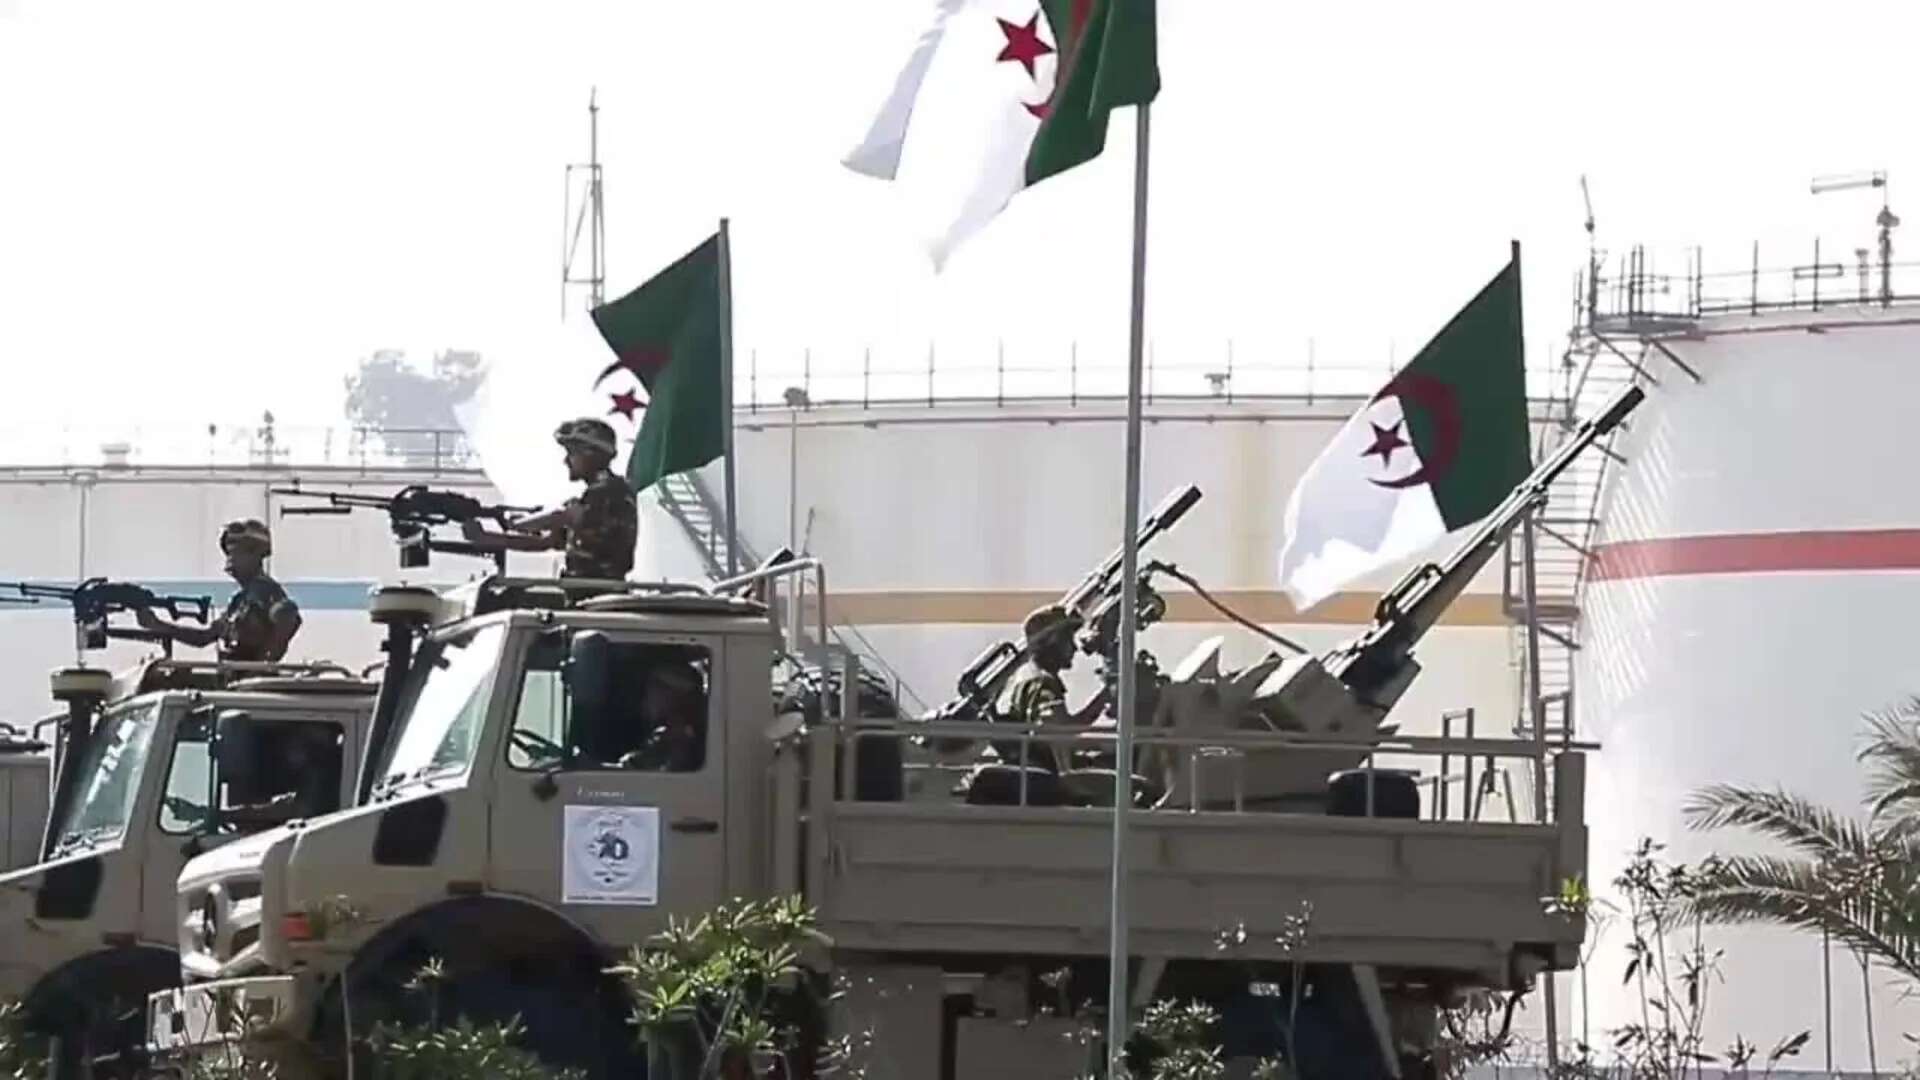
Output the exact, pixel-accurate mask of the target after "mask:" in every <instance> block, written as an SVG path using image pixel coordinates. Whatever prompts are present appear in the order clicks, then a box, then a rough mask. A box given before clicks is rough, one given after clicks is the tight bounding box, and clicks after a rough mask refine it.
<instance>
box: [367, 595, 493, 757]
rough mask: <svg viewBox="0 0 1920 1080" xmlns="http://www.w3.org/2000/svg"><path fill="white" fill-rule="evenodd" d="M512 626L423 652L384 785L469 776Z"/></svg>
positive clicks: (403, 701) (405, 695) (404, 699)
mask: <svg viewBox="0 0 1920 1080" xmlns="http://www.w3.org/2000/svg"><path fill="white" fill-rule="evenodd" d="M506 636H507V628H506V627H504V626H501V625H498V624H496V625H493V626H488V627H484V628H482V629H480V630H476V631H474V632H472V633H470V634H465V635H462V636H460V637H454V638H446V639H443V640H440V641H434V642H429V643H428V644H427V645H425V646H424V647H422V648H421V650H420V655H419V657H418V658H417V659H416V660H415V662H414V664H413V669H412V670H411V671H409V672H408V673H407V683H406V686H405V687H404V688H403V689H402V691H401V696H400V702H399V710H400V715H399V721H398V723H399V728H398V730H397V732H396V733H395V736H394V739H393V743H392V746H393V749H392V751H391V752H390V753H389V754H388V755H387V760H386V764H385V766H384V767H383V768H382V770H381V773H380V776H381V779H380V786H382V787H390V786H392V785H394V784H398V783H401V782H402V781H405V780H413V779H420V778H423V777H427V776H445V775H450V774H453V773H458V772H465V771H466V769H467V766H469V765H471V764H472V763H473V751H474V742H475V740H476V739H477V738H478V736H479V734H480V721H481V718H482V717H483V716H484V715H485V713H486V710H487V698H488V697H489V696H490V693H489V692H490V691H491V690H492V688H493V675H494V672H495V671H497V670H498V669H499V666H500V647H501V643H502V642H504V641H505V640H506Z"/></svg>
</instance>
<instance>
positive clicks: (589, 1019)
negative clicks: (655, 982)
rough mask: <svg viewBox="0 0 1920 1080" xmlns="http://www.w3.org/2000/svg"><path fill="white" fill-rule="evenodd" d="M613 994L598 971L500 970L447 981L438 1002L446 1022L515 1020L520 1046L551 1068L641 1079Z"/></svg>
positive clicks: (630, 1034) (640, 1060)
mask: <svg viewBox="0 0 1920 1080" xmlns="http://www.w3.org/2000/svg"><path fill="white" fill-rule="evenodd" d="M543 966H544V965H543ZM529 975H531V976H532V977H531V978H529V977H528V976H529ZM542 976H546V977H542ZM618 993H619V992H618V990H617V988H615V987H613V986H611V985H610V984H609V983H608V981H607V980H606V979H605V978H602V977H598V973H597V972H594V973H593V974H592V975H590V976H586V977H581V975H574V976H572V977H567V976H562V977H559V978H555V977H552V973H550V972H538V971H534V972H529V971H526V970H525V969H524V968H523V967H522V965H517V964H503V965H498V966H494V967H490V968H488V969H486V970H484V971H481V972H476V973H473V974H468V975H462V976H460V977H459V978H457V979H455V980H450V985H449V986H448V988H447V993H446V994H445V995H444V996H443V998H442V999H441V1000H442V1008H443V1009H444V1010H445V1013H443V1016H445V1017H446V1018H447V1019H452V1018H456V1017H461V1016H465V1017H468V1018H470V1019H472V1020H473V1021H475V1022H476V1023H504V1022H506V1021H508V1020H510V1019H512V1018H514V1017H516V1016H517V1017H519V1020H520V1025H521V1028H522V1033H521V1036H520V1045H521V1046H522V1047H524V1048H526V1050H527V1051H528V1052H530V1053H532V1054H533V1055H534V1056H536V1057H538V1058H539V1059H540V1060H541V1061H542V1062H544V1063H546V1064H548V1065H551V1066H555V1067H558V1068H572V1069H579V1070H581V1071H583V1072H585V1073H586V1075H587V1076H588V1077H589V1078H590V1080H600V1078H602V1077H608V1078H612V1077H618V1078H622V1080H625V1078H627V1077H639V1078H644V1077H645V1075H646V1066H645V1058H644V1056H643V1055H642V1054H641V1052H640V1050H639V1045H638V1042H637V1039H636V1033H635V1032H634V1030H633V1028H632V1026H631V1025H629V1024H628V1023H627V1014H626V1008H627V1006H626V1003H625V1002H624V1001H623V1000H621V999H620V997H619V996H618Z"/></svg>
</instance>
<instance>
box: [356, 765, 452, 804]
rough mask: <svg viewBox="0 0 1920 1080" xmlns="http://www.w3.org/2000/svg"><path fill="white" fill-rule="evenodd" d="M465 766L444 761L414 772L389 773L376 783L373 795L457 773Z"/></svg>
mask: <svg viewBox="0 0 1920 1080" xmlns="http://www.w3.org/2000/svg"><path fill="white" fill-rule="evenodd" d="M464 768H466V766H465V765H463V764H460V763H457V762H451V761H444V762H441V763H440V764H438V765H422V766H420V767H419V768H417V769H415V770H413V771H412V772H404V773H398V772H396V773H388V774H387V775H386V776H384V777H382V778H381V780H380V782H379V783H378V784H375V785H374V788H373V797H374V798H376V799H378V798H382V797H384V796H387V795H391V794H393V793H394V792H395V791H398V790H399V789H401V788H403V787H405V786H407V785H408V784H417V783H419V782H421V781H423V780H433V779H436V778H438V777H441V776H447V775H450V774H452V773H457V772H459V771H460V770H461V769H464Z"/></svg>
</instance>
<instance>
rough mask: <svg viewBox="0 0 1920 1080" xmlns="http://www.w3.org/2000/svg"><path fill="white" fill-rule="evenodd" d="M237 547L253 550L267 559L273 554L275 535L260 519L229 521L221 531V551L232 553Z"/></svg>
mask: <svg viewBox="0 0 1920 1080" xmlns="http://www.w3.org/2000/svg"><path fill="white" fill-rule="evenodd" d="M236 545H239V546H243V547H250V548H253V549H254V550H256V551H258V552H259V553H260V554H261V556H262V557H265V556H268V555H271V554H273V533H271V532H269V531H268V530H267V524H266V522H264V521H261V520H260V519H258V518H247V519H246V520H244V521H229V522H227V523H226V524H225V525H224V526H222V527H221V529H220V550H221V551H232V550H233V549H234V547H235V546H236Z"/></svg>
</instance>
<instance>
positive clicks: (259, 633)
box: [135, 518, 301, 661]
mask: <svg viewBox="0 0 1920 1080" xmlns="http://www.w3.org/2000/svg"><path fill="white" fill-rule="evenodd" d="M220 550H221V551H222V552H223V553H225V554H226V557H227V566H226V570H227V575H228V576H229V577H231V578H233V580H234V581H235V582H236V583H237V584H238V585H239V586H240V587H239V588H238V589H237V590H235V591H234V594H233V598H232V599H231V600H229V601H227V610H226V611H225V612H224V613H223V614H222V615H221V616H220V617H219V618H217V619H215V620H213V624H212V625H211V626H204V627H201V626H183V625H181V624H179V623H169V622H167V621H166V620H165V619H162V618H160V617H159V616H158V615H155V614H154V613H153V612H152V611H150V610H147V609H145V608H142V609H140V611H138V612H137V613H136V616H135V617H136V618H137V619H138V620H139V622H140V625H141V626H142V627H144V628H146V629H148V630H154V631H158V632H160V633H163V634H166V635H168V636H169V637H171V638H173V640H175V641H178V642H181V643H183V644H186V645H192V646H196V647H204V646H207V645H218V646H219V653H218V655H219V657H220V659H222V660H245V661H262V660H280V659H282V658H284V657H285V656H286V655H287V646H288V645H289V644H290V643H291V642H292V641H293V635H294V634H296V633H298V632H299V630H300V622H301V619H300V607H299V605H297V604H295V603H294V602H293V598H292V597H290V596H288V595H287V590H285V589H283V588H281V587H280V583H279V582H277V581H275V580H273V579H272V578H271V577H268V576H267V571H266V560H267V557H268V556H270V555H272V554H273V534H271V533H270V532H268V531H267V526H266V523H264V522H262V521H259V520H257V519H253V518H249V519H247V520H245V521H229V522H227V524H226V526H225V527H224V528H222V529H221V530H220Z"/></svg>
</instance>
